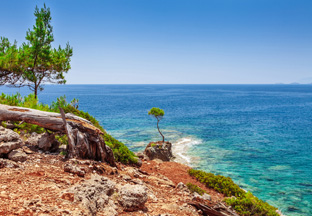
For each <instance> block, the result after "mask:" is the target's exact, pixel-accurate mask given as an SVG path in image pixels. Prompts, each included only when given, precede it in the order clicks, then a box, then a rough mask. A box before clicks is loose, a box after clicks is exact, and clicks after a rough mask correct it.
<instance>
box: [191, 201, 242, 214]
mask: <svg viewBox="0 0 312 216" xmlns="http://www.w3.org/2000/svg"><path fill="white" fill-rule="evenodd" d="M188 204H189V205H192V206H194V207H195V208H197V209H198V210H201V211H202V212H203V215H204V216H239V215H238V214H236V213H235V212H234V211H233V210H231V209H229V207H227V206H225V205H224V204H222V203H218V204H217V205H215V206H214V207H210V206H208V205H204V204H201V203H188Z"/></svg>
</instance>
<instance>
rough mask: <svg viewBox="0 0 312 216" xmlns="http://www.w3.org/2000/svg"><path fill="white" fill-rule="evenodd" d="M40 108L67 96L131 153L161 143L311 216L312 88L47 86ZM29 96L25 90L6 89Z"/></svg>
mask: <svg viewBox="0 0 312 216" xmlns="http://www.w3.org/2000/svg"><path fill="white" fill-rule="evenodd" d="M44 88H45V89H44V91H42V92H40V94H39V101H40V102H42V103H47V104H51V102H52V101H54V100H56V98H57V97H60V96H64V95H66V98H67V100H68V101H71V100H72V99H73V98H76V99H79V108H80V109H82V110H84V111H87V112H89V113H90V114H91V115H93V116H94V117H96V118H97V119H98V120H99V122H100V123H101V124H102V126H103V127H104V128H105V129H106V131H107V132H108V133H110V134H111V135H113V136H114V137H115V138H116V139H118V140H120V141H122V142H124V143H125V144H126V145H127V146H128V147H129V148H130V149H131V150H132V151H134V152H137V151H142V150H143V149H144V148H145V146H146V145H147V144H148V143H149V142H150V141H157V140H161V136H160V135H159V133H158V131H157V127H156V123H157V122H156V119H155V118H153V117H152V116H149V115H148V111H149V110H150V109H151V108H152V107H159V108H161V109H163V110H164V111H165V115H164V117H163V119H162V120H161V121H160V123H159V126H160V130H161V131H162V132H163V134H164V136H165V140H167V141H170V142H172V144H173V152H174V154H175V156H176V160H177V161H178V162H181V163H185V164H188V165H189V166H191V167H193V168H196V169H201V170H204V171H207V172H212V173H214V174H220V175H224V176H229V177H231V178H232V179H233V180H234V182H235V183H237V184H238V185H239V186H240V187H242V188H243V189H245V190H248V191H251V192H252V193H253V194H254V195H256V196H257V197H259V198H260V199H262V200H264V201H267V202H268V203H270V204H272V205H274V206H276V207H278V208H279V209H280V210H281V211H282V212H283V213H284V214H286V215H290V216H299V215H300V216H310V215H312V202H311V200H312V85H46V86H45V87H44ZM0 92H4V93H8V94H13V93H16V92H19V93H20V94H21V95H27V94H28V93H30V91H29V90H28V89H27V88H9V87H6V86H2V87H0Z"/></svg>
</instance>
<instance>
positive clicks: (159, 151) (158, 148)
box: [144, 141, 173, 161]
mask: <svg viewBox="0 0 312 216" xmlns="http://www.w3.org/2000/svg"><path fill="white" fill-rule="evenodd" d="M171 146H172V144H171V143H170V142H161V141H158V142H150V143H149V144H148V145H147V146H146V148H145V150H144V154H145V155H146V156H147V157H148V158H149V159H150V160H153V159H160V160H162V161H170V159H171V158H173V155H172V150H171Z"/></svg>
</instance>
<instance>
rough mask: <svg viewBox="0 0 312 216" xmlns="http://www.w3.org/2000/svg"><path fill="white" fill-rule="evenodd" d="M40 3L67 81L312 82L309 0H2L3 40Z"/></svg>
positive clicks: (22, 30)
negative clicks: (66, 52) (65, 50)
mask: <svg viewBox="0 0 312 216" xmlns="http://www.w3.org/2000/svg"><path fill="white" fill-rule="evenodd" d="M44 2H45V3H46V5H47V6H48V7H50V8H51V12H52V25H53V27H54V38H55V42H54V43H53V44H54V46H58V45H59V44H61V45H62V46H65V44H66V42H67V41H69V42H70V45H71V46H73V48H74V55H73V58H72V69H71V70H70V71H69V72H68V74H67V75H66V79H67V81H68V83H69V84H267V83H291V82H311V83H312V1H311V0H188V1H185V0H109V1H108V0H101V1H79V0H66V1H61V0H49V1H35V0H33V1H25V0H1V13H0V36H6V37H8V38H9V39H10V40H12V41H13V40H14V39H16V40H17V41H18V43H19V44H20V43H22V42H24V41H25V35H26V31H27V29H28V28H31V27H32V25H33V24H34V15H33V12H34V8H35V6H36V5H38V6H39V7H42V6H43V3H44Z"/></svg>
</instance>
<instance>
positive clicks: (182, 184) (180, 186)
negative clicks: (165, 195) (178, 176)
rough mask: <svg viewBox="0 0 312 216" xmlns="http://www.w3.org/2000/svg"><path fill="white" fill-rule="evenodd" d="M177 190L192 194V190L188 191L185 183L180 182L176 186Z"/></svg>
mask: <svg viewBox="0 0 312 216" xmlns="http://www.w3.org/2000/svg"><path fill="white" fill-rule="evenodd" d="M176 188H177V190H179V191H183V192H187V193H190V190H189V189H188V187H187V186H186V185H185V184H184V183H183V182H179V183H178V184H177V186H176Z"/></svg>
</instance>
